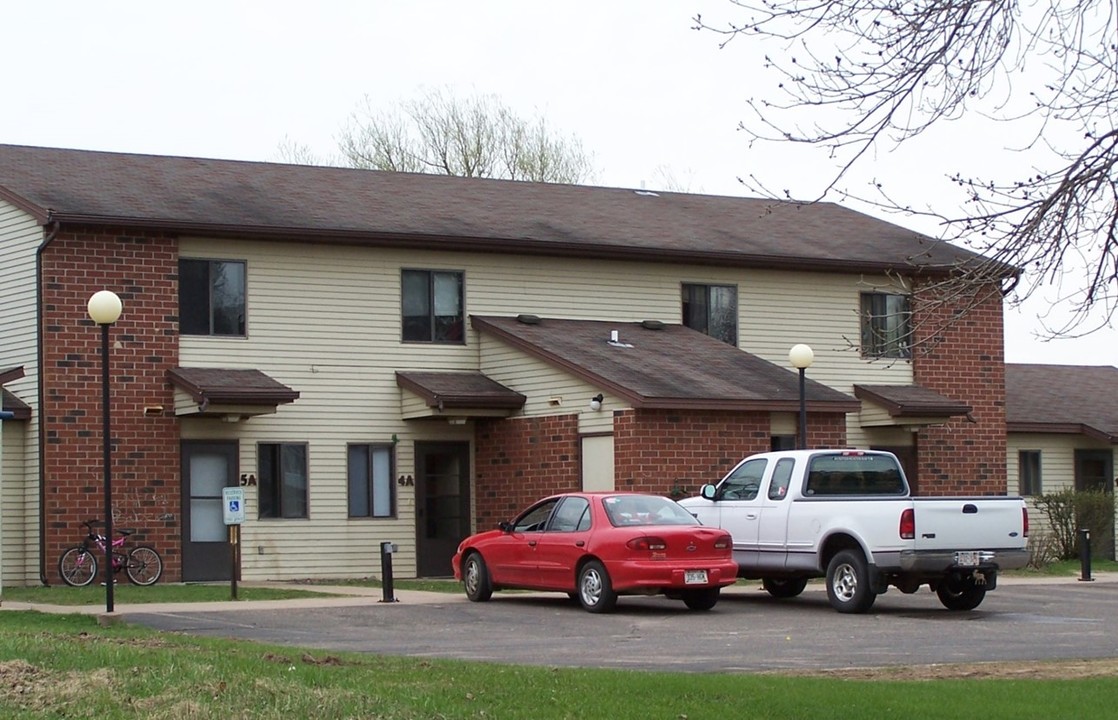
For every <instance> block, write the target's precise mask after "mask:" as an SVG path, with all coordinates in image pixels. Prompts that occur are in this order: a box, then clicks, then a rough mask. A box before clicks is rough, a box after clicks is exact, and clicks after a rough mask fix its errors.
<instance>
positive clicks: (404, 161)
mask: <svg viewBox="0 0 1118 720" xmlns="http://www.w3.org/2000/svg"><path fill="white" fill-rule="evenodd" d="M339 146H340V149H341V152H342V155H343V156H344V158H345V162H346V163H347V164H348V165H351V166H353V167H359V168H369V169H376V170H391V171H396V172H422V173H434V174H444V175H459V176H463V177H489V178H502V179H507V180H530V181H534V182H555V183H578V182H581V181H585V180H587V179H589V178H590V177H591V176H592V174H593V172H592V170H593V169H592V165H591V160H590V157H589V155H587V153H586V152H585V151H584V150H583V148H582V143H581V142H580V141H579V140H578V139H577V138H574V137H566V136H563V135H560V134H557V133H555V132H553V131H552V130H551V129H550V128H549V127H548V125H547V123H546V121H544V120H543V118H538V117H537V118H533V119H525V118H523V117H521V116H519V115H517V114H516V113H515V112H514V111H513V110H512V109H511V108H509V107H508V106H507V105H505V104H504V103H502V102H501V101H500V100H499V99H497V98H496V97H494V96H474V97H470V98H458V97H455V96H453V95H451V94H449V93H448V92H446V91H442V90H436V91H431V92H429V93H427V94H426V95H423V96H422V97H420V98H419V99H417V100H412V101H408V102H404V103H402V104H401V105H400V106H399V107H398V108H392V109H390V110H388V111H383V110H380V109H378V108H377V107H376V106H375V105H374V104H373V103H372V101H371V100H370V99H369V98H368V97H366V98H365V101H364V103H363V105H362V106H361V108H360V109H359V110H357V111H356V112H354V113H353V115H352V117H351V118H350V121H349V124H348V125H347V126H346V127H345V128H344V129H343V131H342V133H341V139H340V141H339Z"/></svg>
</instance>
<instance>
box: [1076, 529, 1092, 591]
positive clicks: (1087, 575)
mask: <svg viewBox="0 0 1118 720" xmlns="http://www.w3.org/2000/svg"><path fill="white" fill-rule="evenodd" d="M1079 567H1080V574H1079V581H1080V582H1094V579H1093V578H1092V577H1091V530H1090V529H1089V528H1079Z"/></svg>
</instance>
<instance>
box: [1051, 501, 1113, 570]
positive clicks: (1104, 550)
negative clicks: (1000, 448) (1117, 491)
mask: <svg viewBox="0 0 1118 720" xmlns="http://www.w3.org/2000/svg"><path fill="white" fill-rule="evenodd" d="M1035 500H1036V505H1037V509H1038V510H1040V511H1041V512H1042V513H1044V515H1045V517H1046V518H1047V519H1048V527H1049V531H1050V533H1051V540H1052V543H1053V548H1054V551H1055V552H1056V554H1057V555H1058V556H1059V559H1061V560H1074V559H1075V558H1077V557H1079V529H1080V528H1087V529H1088V530H1090V531H1091V555H1092V556H1094V557H1099V558H1106V557H1110V554H1111V552H1112V550H1113V548H1114V495H1112V494H1110V493H1107V492H1103V491H1101V490H1086V491H1077V490H1072V489H1070V488H1067V489H1064V490H1060V491H1059V492H1054V493H1047V494H1044V495H1039V496H1037V497H1036V498H1035Z"/></svg>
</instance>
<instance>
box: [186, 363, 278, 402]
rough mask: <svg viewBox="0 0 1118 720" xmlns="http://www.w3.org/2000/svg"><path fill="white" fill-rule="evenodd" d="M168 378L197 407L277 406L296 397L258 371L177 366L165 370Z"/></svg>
mask: <svg viewBox="0 0 1118 720" xmlns="http://www.w3.org/2000/svg"><path fill="white" fill-rule="evenodd" d="M167 377H168V379H169V380H170V381H171V383H172V384H173V385H174V386H175V387H178V388H181V389H183V390H185V391H186V392H188V393H190V395H191V397H193V398H194V401H195V402H197V403H200V404H201V403H215V404H216V403H229V404H237V405H279V404H282V403H289V402H293V401H295V400H297V399H298V398H299V393H298V392H297V391H295V390H292V389H291V388H289V387H287V386H286V385H284V384H283V383H280V382H278V381H276V380H273V379H272V378H270V377H268V376H267V375H265V374H264V373H262V372H260V371H259V370H241V369H237V370H230V369H228V368H182V367H180V368H172V369H170V370H168V371H167Z"/></svg>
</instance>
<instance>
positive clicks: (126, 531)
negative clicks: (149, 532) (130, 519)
mask: <svg viewBox="0 0 1118 720" xmlns="http://www.w3.org/2000/svg"><path fill="white" fill-rule="evenodd" d="M116 531H117V532H118V533H120V534H121V535H123V536H124V537H128V536H129V535H131V534H132V533H134V532H136V529H135V528H116Z"/></svg>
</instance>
